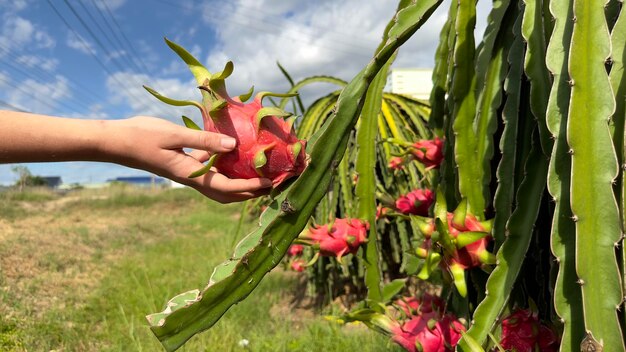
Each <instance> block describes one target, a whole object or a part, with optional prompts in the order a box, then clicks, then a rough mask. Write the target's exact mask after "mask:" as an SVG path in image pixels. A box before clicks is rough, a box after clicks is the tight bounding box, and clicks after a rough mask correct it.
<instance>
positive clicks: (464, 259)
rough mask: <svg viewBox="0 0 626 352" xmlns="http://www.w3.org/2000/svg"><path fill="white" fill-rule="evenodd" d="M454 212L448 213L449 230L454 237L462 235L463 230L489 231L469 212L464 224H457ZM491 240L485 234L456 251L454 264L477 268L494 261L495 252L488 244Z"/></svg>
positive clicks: (453, 259) (453, 257) (452, 259)
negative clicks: (488, 248) (490, 250)
mask: <svg viewBox="0 0 626 352" xmlns="http://www.w3.org/2000/svg"><path fill="white" fill-rule="evenodd" d="M453 219H454V214H453V213H448V232H449V233H450V236H451V237H453V238H457V239H458V237H459V235H461V236H462V233H463V232H468V231H471V232H488V231H487V229H485V227H484V226H483V224H481V223H480V222H479V221H478V220H477V219H476V217H475V216H474V215H471V214H467V215H466V217H465V221H464V223H462V224H457V223H455V222H454V221H453ZM490 240H491V236H485V237H483V238H481V239H478V240H476V241H474V242H472V243H470V244H468V245H466V246H464V247H463V248H459V249H457V250H456V252H454V254H453V256H452V258H451V261H452V263H453V264H457V265H458V266H460V267H461V268H463V269H467V268H475V267H478V266H481V265H482V264H488V263H491V262H493V261H494V260H495V259H494V258H493V254H492V253H490V252H489V251H488V250H487V245H488V244H489V241H490Z"/></svg>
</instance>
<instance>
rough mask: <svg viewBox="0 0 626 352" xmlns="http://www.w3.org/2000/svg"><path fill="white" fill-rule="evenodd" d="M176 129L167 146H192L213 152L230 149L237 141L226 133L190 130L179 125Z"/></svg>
mask: <svg viewBox="0 0 626 352" xmlns="http://www.w3.org/2000/svg"><path fill="white" fill-rule="evenodd" d="M176 127H177V130H176V133H175V134H174V136H173V137H172V139H171V140H170V141H168V142H167V148H193V149H199V150H205V151H209V152H214V153H223V152H228V151H231V150H233V149H234V148H235V145H237V141H236V140H235V139H234V138H232V137H229V136H227V135H223V134H219V133H213V132H207V131H198V130H192V129H190V128H185V127H181V126H176Z"/></svg>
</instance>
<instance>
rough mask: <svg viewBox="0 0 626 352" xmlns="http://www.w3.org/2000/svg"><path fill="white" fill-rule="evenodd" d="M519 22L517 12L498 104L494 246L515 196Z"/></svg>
mask: <svg viewBox="0 0 626 352" xmlns="http://www.w3.org/2000/svg"><path fill="white" fill-rule="evenodd" d="M518 12H519V11H518ZM521 24H522V17H521V16H520V15H519V13H518V16H517V20H516V21H515V24H514V25H513V30H512V32H513V35H514V37H515V39H514V40H513V44H512V45H511V48H510V50H509V55H508V58H507V61H508V63H509V71H508V73H507V77H506V79H505V81H504V91H505V93H506V102H505V104H504V107H503V108H502V122H503V125H504V128H503V131H502V135H501V137H500V153H501V157H500V163H499V164H498V168H497V170H496V177H497V179H498V186H497V188H496V192H495V194H494V200H493V205H494V209H495V211H496V215H495V218H494V224H493V230H492V234H493V238H494V242H495V249H496V250H497V249H498V248H499V247H500V245H501V244H502V242H504V239H505V238H506V232H505V230H506V223H507V221H508V220H509V217H510V216H511V212H512V211H513V202H514V200H515V184H514V173H515V161H516V157H517V156H516V152H517V149H516V140H517V127H518V114H519V110H520V95H521V89H522V87H521V86H522V75H523V70H524V60H523V59H522V57H523V56H524V42H523V38H522V36H521Z"/></svg>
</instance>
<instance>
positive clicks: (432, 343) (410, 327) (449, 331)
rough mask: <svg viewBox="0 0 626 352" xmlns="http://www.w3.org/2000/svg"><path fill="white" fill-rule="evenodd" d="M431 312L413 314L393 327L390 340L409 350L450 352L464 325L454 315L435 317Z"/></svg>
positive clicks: (456, 342)
mask: <svg viewBox="0 0 626 352" xmlns="http://www.w3.org/2000/svg"><path fill="white" fill-rule="evenodd" d="M434 314H435V313H434V312H433V313H428V314H422V315H416V316H413V317H412V318H411V319H410V320H408V321H407V322H405V323H404V324H402V326H396V327H393V328H392V330H391V334H392V340H393V341H394V342H396V343H397V344H399V345H400V346H402V347H404V349H406V350H407V351H409V352H417V351H420V352H452V351H454V348H455V347H456V345H457V344H458V342H459V340H460V339H461V333H462V332H463V331H465V326H463V324H461V322H460V321H458V320H457V319H456V318H455V317H454V316H452V315H446V316H444V317H441V318H437V317H436V316H434Z"/></svg>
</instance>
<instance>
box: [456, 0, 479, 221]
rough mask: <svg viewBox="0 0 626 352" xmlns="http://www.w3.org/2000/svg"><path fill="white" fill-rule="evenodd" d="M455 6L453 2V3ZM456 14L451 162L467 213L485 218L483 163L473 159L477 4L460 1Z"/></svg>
mask: <svg viewBox="0 0 626 352" xmlns="http://www.w3.org/2000/svg"><path fill="white" fill-rule="evenodd" d="M453 3H454V2H453ZM456 6H458V9H457V15H456V22H455V28H456V37H457V38H456V42H455V45H454V54H453V60H454V65H455V67H454V68H455V69H454V73H453V77H452V87H451V90H450V92H451V97H452V100H453V105H454V107H453V110H452V111H453V113H452V116H453V119H454V121H453V123H452V128H453V130H454V133H455V141H454V159H455V160H456V164H457V171H458V177H459V192H460V193H461V196H462V197H464V198H467V200H468V202H469V207H470V212H471V213H472V214H475V215H476V216H477V217H478V218H480V219H483V218H484V211H485V204H486V203H485V198H484V192H483V189H482V187H477V185H482V183H483V176H482V164H481V163H480V162H478V160H477V159H476V153H475V151H476V141H477V138H476V131H475V130H474V116H475V113H476V92H475V87H476V76H475V67H474V54H475V47H474V27H475V24H476V4H475V2H473V1H459V2H457V3H456Z"/></svg>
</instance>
